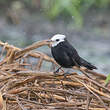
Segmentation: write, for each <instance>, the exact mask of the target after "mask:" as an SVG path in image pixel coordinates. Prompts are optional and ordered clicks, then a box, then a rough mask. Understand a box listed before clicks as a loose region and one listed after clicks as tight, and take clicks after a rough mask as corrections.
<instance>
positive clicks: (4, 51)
mask: <svg viewBox="0 0 110 110" xmlns="http://www.w3.org/2000/svg"><path fill="white" fill-rule="evenodd" d="M44 45H48V42H47V41H46V40H45V41H41V42H36V43H34V44H32V45H31V46H28V47H26V48H25V49H20V48H17V47H15V46H12V45H9V44H8V43H3V42H1V41H0V49H1V53H0V92H1V93H0V108H2V110H38V109H39V110H40V109H42V110H55V109H62V110H64V109H66V110H109V109H110V90H109V89H108V88H107V87H105V84H104V80H105V79H106V76H105V75H103V74H100V73H96V72H94V71H90V70H86V69H82V68H77V69H78V70H79V71H80V72H82V74H79V73H75V72H74V73H70V74H67V75H66V76H65V75H64V73H63V71H61V72H60V73H59V74H58V75H54V74H53V71H54V69H53V70H52V71H49V72H45V71H40V69H41V67H42V63H43V62H44V61H46V62H50V63H52V64H54V65H57V66H58V64H57V63H56V62H55V61H54V60H53V58H51V57H49V56H47V55H46V54H44V53H41V52H36V51H32V50H33V49H35V48H38V47H41V46H44ZM30 57H33V58H35V59H38V61H37V62H36V64H34V65H33V64H32V63H30V62H29V60H28V59H29V58H30ZM50 68H51V67H50Z"/></svg>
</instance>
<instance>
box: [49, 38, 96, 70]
mask: <svg viewBox="0 0 110 110" xmlns="http://www.w3.org/2000/svg"><path fill="white" fill-rule="evenodd" d="M51 52H52V55H53V57H54V59H55V60H56V62H57V63H58V64H59V65H61V67H64V68H71V67H73V66H84V67H86V68H87V69H90V70H92V69H97V68H96V67H95V66H93V65H92V64H91V63H88V62H87V61H86V60H84V59H83V58H81V57H80V56H79V55H78V53H77V51H76V49H75V48H74V47H73V46H72V45H71V44H70V43H69V42H68V41H67V40H66V39H65V41H63V42H60V43H59V44H58V45H56V46H54V47H52V48H51Z"/></svg>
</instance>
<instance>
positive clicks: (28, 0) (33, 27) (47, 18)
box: [0, 0, 110, 74]
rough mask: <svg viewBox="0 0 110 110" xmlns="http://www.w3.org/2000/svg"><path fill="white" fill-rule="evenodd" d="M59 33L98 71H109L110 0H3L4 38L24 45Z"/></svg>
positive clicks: (0, 14)
mask: <svg viewBox="0 0 110 110" xmlns="http://www.w3.org/2000/svg"><path fill="white" fill-rule="evenodd" d="M57 33H60V34H65V35H66V36H67V38H68V40H69V41H70V43H71V44H72V45H73V46H74V47H75V48H76V49H77V50H78V52H79V54H80V56H82V57H83V58H85V59H87V60H88V61H90V62H91V63H93V64H95V65H96V66H97V67H98V70H97V71H98V72H103V73H104V74H108V73H109V72H110V0H0V40H1V41H3V42H8V43H10V44H12V45H15V46H17V47H20V48H24V47H26V46H27V45H30V44H32V43H33V42H36V41H39V40H44V39H48V38H51V37H52V36H53V35H54V34H57ZM39 50H40V51H43V52H45V53H47V54H48V55H51V53H50V49H49V48H48V47H42V48H39Z"/></svg>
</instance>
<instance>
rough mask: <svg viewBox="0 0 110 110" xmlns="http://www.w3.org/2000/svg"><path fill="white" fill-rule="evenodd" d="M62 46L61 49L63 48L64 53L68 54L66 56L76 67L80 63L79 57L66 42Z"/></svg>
mask: <svg viewBox="0 0 110 110" xmlns="http://www.w3.org/2000/svg"><path fill="white" fill-rule="evenodd" d="M63 45H64V46H63V48H65V51H66V53H67V54H68V56H69V57H70V58H71V59H72V60H73V62H74V63H75V64H76V65H77V66H78V65H79V61H80V56H79V55H78V52H77V51H76V49H75V48H74V47H73V46H72V45H71V44H70V43H69V42H68V41H66V43H64V44H63Z"/></svg>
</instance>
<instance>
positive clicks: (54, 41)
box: [50, 34, 66, 47]
mask: <svg viewBox="0 0 110 110" xmlns="http://www.w3.org/2000/svg"><path fill="white" fill-rule="evenodd" d="M65 38H66V36H65V35H62V34H56V35H54V36H53V37H52V38H51V39H50V40H51V41H52V47H55V46H57V45H58V44H59V43H61V42H64V41H65Z"/></svg>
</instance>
